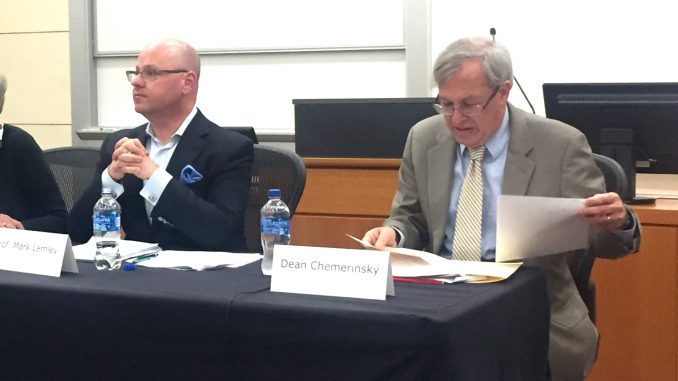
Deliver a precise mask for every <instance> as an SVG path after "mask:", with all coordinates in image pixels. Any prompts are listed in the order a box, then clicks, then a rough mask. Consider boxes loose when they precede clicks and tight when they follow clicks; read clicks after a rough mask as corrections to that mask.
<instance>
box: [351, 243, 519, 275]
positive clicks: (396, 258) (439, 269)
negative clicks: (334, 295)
mask: <svg viewBox="0 0 678 381" xmlns="http://www.w3.org/2000/svg"><path fill="white" fill-rule="evenodd" d="M347 236H348V237H350V238H352V239H354V240H356V241H358V242H360V243H361V244H363V245H365V246H367V247H369V248H374V246H372V245H370V244H369V243H368V242H366V241H363V240H360V239H358V238H355V237H353V236H351V235H349V234H347ZM388 250H389V252H390V253H391V269H392V271H393V276H399V277H440V278H444V277H450V276H459V275H469V276H472V277H471V281H473V280H474V279H476V278H477V280H482V281H488V278H489V279H492V280H503V279H506V278H508V277H510V276H511V275H512V274H513V273H514V272H515V271H516V270H517V269H518V268H519V267H520V265H521V264H522V263H521V262H514V263H497V262H478V261H456V260H452V259H445V258H443V257H441V256H439V255H435V254H433V253H429V252H426V251H419V250H412V249H406V248H389V249H388ZM473 276H477V277H473ZM441 280H445V279H441Z"/></svg>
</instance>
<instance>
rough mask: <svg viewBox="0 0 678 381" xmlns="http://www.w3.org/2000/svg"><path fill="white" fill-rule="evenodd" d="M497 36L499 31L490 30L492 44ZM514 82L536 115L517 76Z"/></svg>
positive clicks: (514, 77)
mask: <svg viewBox="0 0 678 381" xmlns="http://www.w3.org/2000/svg"><path fill="white" fill-rule="evenodd" d="M495 35H497V30H496V29H494V28H490V36H492V42H496V40H495V39H494V36H495ZM513 82H515V83H516V85H518V88H519V89H520V92H521V93H522V94H523V98H525V100H526V101H527V104H528V105H529V106H530V109H531V110H532V113H533V114H536V112H534V106H532V102H530V99H529V98H528V97H527V94H525V90H523V87H522V86H520V82H518V78H516V76H515V75H514V76H513Z"/></svg>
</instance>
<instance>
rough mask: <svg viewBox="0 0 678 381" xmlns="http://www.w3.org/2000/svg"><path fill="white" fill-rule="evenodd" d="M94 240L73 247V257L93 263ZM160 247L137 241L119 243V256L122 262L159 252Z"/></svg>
mask: <svg viewBox="0 0 678 381" xmlns="http://www.w3.org/2000/svg"><path fill="white" fill-rule="evenodd" d="M95 242H96V240H95V239H94V237H92V238H90V240H89V241H87V243H85V244H82V245H76V246H73V255H75V259H80V260H87V261H93V260H94V253H95V252H96V251H97V247H96V243H95ZM160 250H161V249H160V246H158V244H157V243H148V242H139V241H128V240H121V241H120V256H121V257H122V259H123V260H126V259H130V258H134V257H137V256H140V255H145V254H152V253H157V252H159V251H160Z"/></svg>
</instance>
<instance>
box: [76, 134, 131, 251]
mask: <svg viewBox="0 0 678 381" xmlns="http://www.w3.org/2000/svg"><path fill="white" fill-rule="evenodd" d="M118 139H120V136H118V135H115V136H113V135H110V136H108V137H107V138H106V139H105V140H104V142H103V143H102V144H101V150H100V154H99V163H98V164H97V169H96V171H95V172H94V177H93V178H92V182H91V183H90V185H89V187H87V190H85V192H83V194H82V196H80V199H79V200H78V201H77V202H76V203H75V205H74V206H73V210H71V213H70V215H69V217H68V235H69V236H70V237H71V242H72V243H73V244H74V245H77V244H81V243H85V242H87V241H88V240H89V239H90V237H92V209H93V208H94V204H96V202H97V200H99V198H100V197H101V173H102V172H103V171H104V170H105V169H106V168H107V167H108V165H109V164H110V163H111V155H112V154H113V146H114V144H115V142H116V141H118Z"/></svg>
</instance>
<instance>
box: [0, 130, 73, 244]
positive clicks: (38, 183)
mask: <svg viewBox="0 0 678 381" xmlns="http://www.w3.org/2000/svg"><path fill="white" fill-rule="evenodd" d="M12 143H13V144H11V145H10V147H11V149H12V151H13V152H14V154H12V155H10V157H13V160H16V161H17V162H16V164H17V166H16V168H17V170H18V171H21V172H22V173H23V174H24V175H23V176H19V177H18V179H19V181H20V182H21V189H22V191H23V192H24V194H25V195H26V197H25V199H26V200H29V202H30V203H31V205H30V210H31V212H30V215H29V216H27V217H26V218H24V219H22V220H21V223H22V224H23V225H24V228H25V229H27V230H37V231H44V232H52V233H66V223H67V221H68V213H67V212H66V204H65V203H64V200H63V198H62V197H61V192H60V191H59V187H58V186H57V183H56V180H55V179H54V175H53V174H52V170H51V169H50V168H49V165H48V164H47V161H46V160H45V156H44V155H43V153H42V149H41V148H40V146H38V144H37V143H36V142H35V140H33V138H32V137H31V136H30V135H28V134H17V135H16V136H15V138H14V140H13V142H12Z"/></svg>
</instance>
